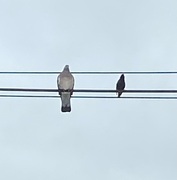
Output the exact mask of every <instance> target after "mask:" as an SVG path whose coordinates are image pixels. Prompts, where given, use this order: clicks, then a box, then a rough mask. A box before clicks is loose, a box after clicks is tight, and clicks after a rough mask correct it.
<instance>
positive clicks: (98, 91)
mask: <svg viewBox="0 0 177 180" xmlns="http://www.w3.org/2000/svg"><path fill="white" fill-rule="evenodd" d="M0 91H20V92H58V89H34V88H0ZM73 92H84V93H116V92H117V91H116V90H99V89H74V90H73ZM123 93H177V90H124V91H123Z"/></svg>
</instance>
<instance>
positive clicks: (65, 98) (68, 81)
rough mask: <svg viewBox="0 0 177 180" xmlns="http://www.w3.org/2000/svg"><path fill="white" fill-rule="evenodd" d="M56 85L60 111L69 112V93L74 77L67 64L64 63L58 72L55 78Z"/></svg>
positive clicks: (72, 86) (71, 91)
mask: <svg viewBox="0 0 177 180" xmlns="http://www.w3.org/2000/svg"><path fill="white" fill-rule="evenodd" d="M57 85H58V91H59V95H60V97H61V103H62V105H61V111H62V112H70V111H71V102H70V99H71V95H72V94H73V88H74V77H73V75H72V74H71V73H70V71H69V65H66V66H65V67H64V69H63V71H62V72H61V73H60V74H59V76H58V78H57Z"/></svg>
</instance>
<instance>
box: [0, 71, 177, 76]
mask: <svg viewBox="0 0 177 180" xmlns="http://www.w3.org/2000/svg"><path fill="white" fill-rule="evenodd" d="M59 73H60V72H58V71H1V72H0V74H9V75H10V74H17V75H18V74H28V75H29V74H31V75H44V74H46V75H52V74H59ZM71 73H72V74H98V75H99V74H122V73H124V74H177V71H85V72H83V71H73V72H71Z"/></svg>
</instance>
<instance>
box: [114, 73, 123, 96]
mask: <svg viewBox="0 0 177 180" xmlns="http://www.w3.org/2000/svg"><path fill="white" fill-rule="evenodd" d="M124 88H125V76H124V74H122V75H121V76H120V78H119V80H118V81H117V84H116V90H117V92H116V94H117V93H118V97H120V96H121V94H122V92H123V90H124Z"/></svg>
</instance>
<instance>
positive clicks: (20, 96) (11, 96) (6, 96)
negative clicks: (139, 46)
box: [0, 94, 177, 99]
mask: <svg viewBox="0 0 177 180" xmlns="http://www.w3.org/2000/svg"><path fill="white" fill-rule="evenodd" d="M71 97H72V98H74V99H177V97H161V96H154V97H148V96H141V97H120V98H118V97H115V96H114V97H113V96H71ZM0 98H60V96H43V95H40V96H37V95H35V96H33V95H2V94H1V95H0Z"/></svg>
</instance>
